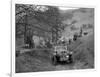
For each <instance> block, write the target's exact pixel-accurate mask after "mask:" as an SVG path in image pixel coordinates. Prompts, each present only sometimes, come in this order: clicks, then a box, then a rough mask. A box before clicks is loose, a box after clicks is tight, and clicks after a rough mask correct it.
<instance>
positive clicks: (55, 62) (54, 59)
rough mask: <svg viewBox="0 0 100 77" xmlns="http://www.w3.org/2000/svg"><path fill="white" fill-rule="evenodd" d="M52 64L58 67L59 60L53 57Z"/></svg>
mask: <svg viewBox="0 0 100 77" xmlns="http://www.w3.org/2000/svg"><path fill="white" fill-rule="evenodd" d="M52 63H53V65H57V58H56V56H53V57H52Z"/></svg>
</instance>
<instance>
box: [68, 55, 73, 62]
mask: <svg viewBox="0 0 100 77" xmlns="http://www.w3.org/2000/svg"><path fill="white" fill-rule="evenodd" d="M69 63H73V58H72V55H70V56H69Z"/></svg>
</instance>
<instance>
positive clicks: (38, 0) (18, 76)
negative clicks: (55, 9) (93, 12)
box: [11, 0, 97, 77]
mask: <svg viewBox="0 0 100 77" xmlns="http://www.w3.org/2000/svg"><path fill="white" fill-rule="evenodd" d="M16 3H19V4H37V5H52V6H58V5H59V6H66V5H67V6H66V7H83V8H96V6H94V5H88V4H72V3H71V2H69V3H65V2H62V0H61V1H60V2H54V1H50V0H49V1H46V0H45V1H43V0H13V1H12V69H11V73H12V76H13V77H23V76H24V77H32V76H41V75H43V76H44V77H47V76H48V75H50V76H56V74H58V76H59V77H61V76H62V75H64V74H65V73H66V74H67V75H68V77H69V76H71V75H72V74H75V73H76V74H78V73H81V72H83V74H85V73H86V72H88V73H90V72H89V71H90V69H86V70H67V71H53V72H37V73H35V72H29V73H15V4H16ZM95 56H96V55H95ZM95 60H96V58H95ZM95 68H96V69H97V67H95ZM96 69H91V72H94V70H95V71H96ZM71 73H72V74H71Z"/></svg>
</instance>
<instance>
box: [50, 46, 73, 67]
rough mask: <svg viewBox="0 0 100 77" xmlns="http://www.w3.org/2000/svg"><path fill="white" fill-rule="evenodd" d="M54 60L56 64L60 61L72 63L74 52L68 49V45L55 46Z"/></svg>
mask: <svg viewBox="0 0 100 77" xmlns="http://www.w3.org/2000/svg"><path fill="white" fill-rule="evenodd" d="M52 62H53V64H54V65H56V64H58V63H59V62H67V63H72V62H73V58H72V52H71V51H68V50H67V46H54V53H53V56H52Z"/></svg>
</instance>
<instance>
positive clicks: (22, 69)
mask: <svg viewBox="0 0 100 77" xmlns="http://www.w3.org/2000/svg"><path fill="white" fill-rule="evenodd" d="M94 11H95V9H94V8H89V7H87V8H86V7H85V8H84V7H68V6H51V5H36V4H17V3H16V4H15V73H29V72H33V73H34V72H47V71H62V70H66V71H67V70H80V69H81V70H83V69H94V68H95V60H94V59H95V51H94V26H95V25H94Z"/></svg>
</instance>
